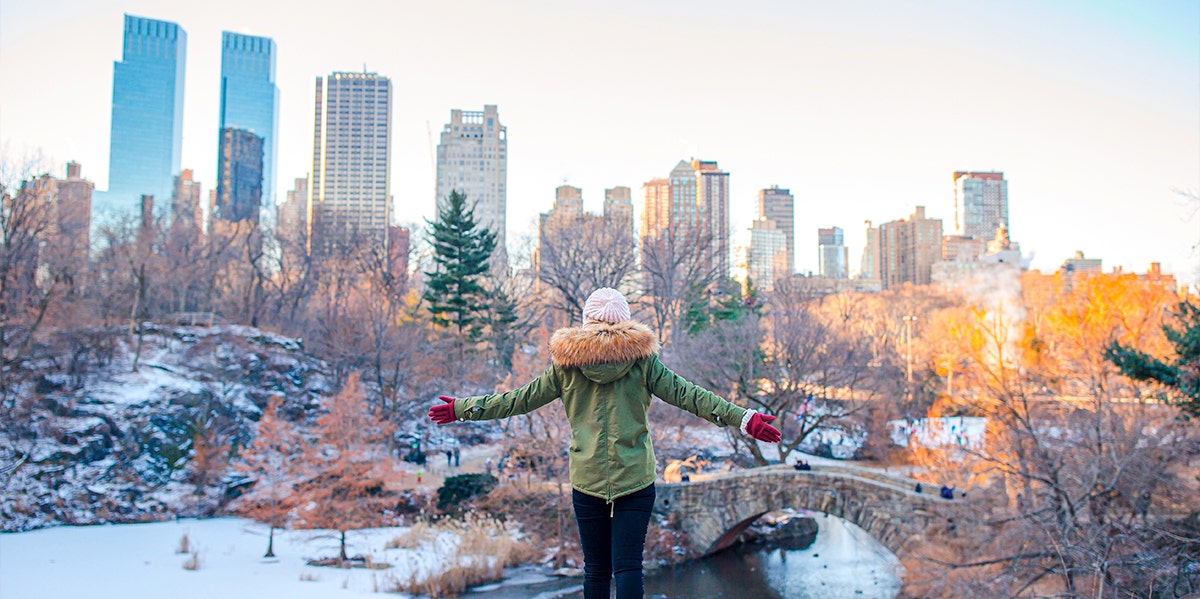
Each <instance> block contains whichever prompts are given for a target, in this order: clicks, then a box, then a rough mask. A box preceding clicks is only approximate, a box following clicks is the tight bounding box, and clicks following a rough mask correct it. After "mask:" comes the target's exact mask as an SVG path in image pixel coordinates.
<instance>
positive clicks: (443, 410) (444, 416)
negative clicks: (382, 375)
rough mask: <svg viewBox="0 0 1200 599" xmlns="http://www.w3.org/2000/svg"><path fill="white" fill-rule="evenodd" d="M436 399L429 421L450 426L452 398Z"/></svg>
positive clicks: (439, 397)
mask: <svg viewBox="0 0 1200 599" xmlns="http://www.w3.org/2000/svg"><path fill="white" fill-rule="evenodd" d="M438 399H440V400H442V401H444V402H446V403H444V404H441V405H434V406H433V407H432V408H429V419H430V420H432V421H434V422H436V423H438V424H450V423H451V422H454V421H455V420H458V418H455V417H454V398H453V397H447V396H445V395H439V396H438ZM777 432H778V431H777Z"/></svg>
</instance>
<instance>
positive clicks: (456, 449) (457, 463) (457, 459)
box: [454, 447, 461, 468]
mask: <svg viewBox="0 0 1200 599" xmlns="http://www.w3.org/2000/svg"><path fill="white" fill-rule="evenodd" d="M460 456H461V454H460V453H459V451H458V447H455V448H454V467H455V468H458V467H459V463H460V462H459V457H460Z"/></svg>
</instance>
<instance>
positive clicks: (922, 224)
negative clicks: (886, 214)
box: [877, 206, 942, 289]
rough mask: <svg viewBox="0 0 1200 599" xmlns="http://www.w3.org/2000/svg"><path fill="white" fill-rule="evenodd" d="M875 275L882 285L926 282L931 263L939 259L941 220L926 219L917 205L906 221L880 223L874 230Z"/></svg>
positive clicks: (926, 283) (923, 211)
mask: <svg viewBox="0 0 1200 599" xmlns="http://www.w3.org/2000/svg"><path fill="white" fill-rule="evenodd" d="M877 235H878V237H877V243H878V244H879V265H878V267H879V278H880V280H881V282H882V285H883V288H884V289H888V288H890V287H896V286H899V285H903V284H904V283H912V284H914V285H928V284H929V283H930V281H931V278H930V274H931V272H932V268H933V263H934V262H937V261H939V260H941V258H942V221H941V219H937V218H926V217H925V207H924V206H917V209H916V211H915V212H913V214H912V216H910V217H908V219H906V220H897V221H892V222H889V223H883V224H882V225H880V226H879V229H878V233H877Z"/></svg>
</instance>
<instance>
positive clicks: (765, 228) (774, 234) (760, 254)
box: [746, 216, 791, 291]
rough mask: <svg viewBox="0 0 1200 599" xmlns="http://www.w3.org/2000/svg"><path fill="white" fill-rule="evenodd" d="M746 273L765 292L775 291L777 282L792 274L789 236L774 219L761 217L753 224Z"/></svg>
mask: <svg viewBox="0 0 1200 599" xmlns="http://www.w3.org/2000/svg"><path fill="white" fill-rule="evenodd" d="M746 271H747V274H748V275H749V277H750V280H751V281H753V282H754V285H755V287H758V288H759V289H762V290H763V291H771V290H773V289H774V288H775V281H777V280H779V279H781V278H784V277H785V276H787V275H788V274H791V273H789V272H787V236H786V234H785V233H784V232H783V231H782V230H780V229H779V227H778V223H776V222H775V220H774V219H770V218H763V217H761V216H760V217H759V218H757V219H755V220H754V222H753V223H752V224H751V226H750V249H749V251H748V253H747V257H746Z"/></svg>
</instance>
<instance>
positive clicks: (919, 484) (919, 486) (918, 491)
mask: <svg viewBox="0 0 1200 599" xmlns="http://www.w3.org/2000/svg"><path fill="white" fill-rule="evenodd" d="M914 490H915V491H916V492H917V493H922V492H923V491H922V489H921V483H917V488H916V489H914Z"/></svg>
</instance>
